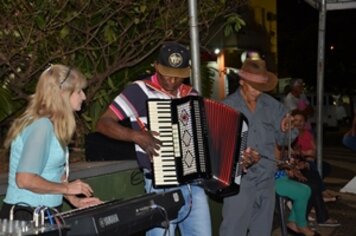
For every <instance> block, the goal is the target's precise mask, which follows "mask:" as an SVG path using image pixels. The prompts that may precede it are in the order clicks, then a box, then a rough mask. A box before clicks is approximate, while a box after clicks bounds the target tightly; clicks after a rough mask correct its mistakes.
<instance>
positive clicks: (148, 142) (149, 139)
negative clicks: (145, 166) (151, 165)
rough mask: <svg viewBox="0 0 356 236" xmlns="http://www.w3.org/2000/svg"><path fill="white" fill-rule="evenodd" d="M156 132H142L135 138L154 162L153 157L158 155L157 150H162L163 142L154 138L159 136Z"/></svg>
mask: <svg viewBox="0 0 356 236" xmlns="http://www.w3.org/2000/svg"><path fill="white" fill-rule="evenodd" d="M158 135H159V133H158V132H156V131H149V130H141V131H139V132H138V134H137V135H136V137H135V143H137V144H138V145H139V146H140V147H141V148H142V149H143V150H144V151H145V152H146V153H147V155H148V156H149V158H150V160H152V158H153V156H155V155H158V153H157V150H159V149H160V146H161V141H160V140H159V139H157V138H155V137H154V136H158Z"/></svg>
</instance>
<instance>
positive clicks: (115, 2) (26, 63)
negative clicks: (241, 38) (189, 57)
mask: <svg viewBox="0 0 356 236" xmlns="http://www.w3.org/2000/svg"><path fill="white" fill-rule="evenodd" d="M245 4H246V0H219V1H217V0H204V1H203V0H201V1H198V20H199V25H198V26H199V31H200V39H201V45H202V47H204V46H205V45H204V42H206V41H207V40H208V38H209V34H210V33H211V32H210V31H209V30H210V26H211V25H212V24H213V23H214V21H216V20H217V19H220V18H223V17H224V16H226V15H229V16H231V17H235V18H232V19H231V17H230V18H229V19H230V20H229V21H226V22H227V23H226V24H227V25H228V26H229V27H230V28H231V27H233V28H235V29H239V27H240V25H241V24H243V21H241V19H240V18H239V17H238V15H236V14H234V13H235V12H236V9H237V8H238V7H240V6H241V5H245ZM0 20H1V25H2V27H1V29H0V75H1V76H0V85H1V87H2V88H3V89H6V90H8V91H10V92H11V94H12V96H11V98H12V100H13V101H21V100H24V99H26V98H27V97H28V94H30V93H32V92H33V87H34V84H35V82H36V81H37V78H38V76H39V73H40V72H41V71H43V69H44V68H45V67H46V66H48V65H49V64H50V63H62V64H66V65H71V66H75V67H78V68H79V69H80V70H81V71H83V72H84V74H85V75H86V76H87V77H88V81H89V86H88V90H87V97H88V99H87V100H88V101H87V106H86V109H85V112H84V113H82V114H83V115H84V118H85V120H86V122H90V121H93V117H94V116H96V117H97V116H98V114H99V113H100V112H101V111H102V110H103V109H104V108H105V106H106V105H107V103H108V101H110V100H111V99H112V96H113V95H114V94H116V93H117V92H118V90H120V89H122V87H123V86H125V85H126V83H127V82H129V81H130V80H133V79H135V77H136V76H137V75H139V74H142V73H143V72H145V71H146V70H147V68H149V67H148V66H149V64H147V63H144V62H146V61H148V60H147V59H152V58H150V57H151V56H152V55H153V53H154V52H155V51H156V49H157V48H158V47H159V45H160V44H161V42H162V41H165V40H172V39H174V40H178V41H181V42H184V43H187V44H189V42H190V40H189V32H190V31H189V30H190V27H189V8H188V2H187V0H140V1H134V0H53V1H43V0H2V1H1V8H0ZM239 22H240V23H239ZM241 22H242V23H241ZM94 119H95V118H94ZM91 127H92V126H91ZM87 128H89V129H90V125H89V126H88V127H87Z"/></svg>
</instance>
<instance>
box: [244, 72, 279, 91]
mask: <svg viewBox="0 0 356 236" xmlns="http://www.w3.org/2000/svg"><path fill="white" fill-rule="evenodd" d="M267 78H268V79H267V82H266V83H254V82H251V81H248V80H244V81H246V83H248V84H249V85H251V86H252V87H253V88H254V89H256V90H258V91H261V92H269V91H272V90H273V89H274V88H275V87H276V86H277V83H278V78H277V76H276V75H275V74H273V73H271V72H267ZM242 79H243V78H242Z"/></svg>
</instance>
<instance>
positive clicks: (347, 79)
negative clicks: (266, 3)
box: [277, 0, 356, 93]
mask: <svg viewBox="0 0 356 236" xmlns="http://www.w3.org/2000/svg"><path fill="white" fill-rule="evenodd" d="M277 12H278V14H277V15H278V19H277V21H278V72H279V77H280V78H282V77H298V78H303V79H304V80H305V82H306V83H307V84H308V85H309V86H311V87H315V86H316V82H317V81H316V79H317V46H318V24H319V12H318V11H317V10H316V9H314V8H313V7H311V6H310V5H309V4H308V3H306V2H305V1H304V0H287V1H286V0H277ZM355 25H356V9H350V10H337V11H328V12H327V15H326V36H325V74H324V76H325V77H324V81H325V84H324V87H325V89H326V90H327V91H328V92H338V93H339V92H342V93H343V92H347V93H349V92H350V90H356V45H355V43H356V30H355V27H356V26H355Z"/></svg>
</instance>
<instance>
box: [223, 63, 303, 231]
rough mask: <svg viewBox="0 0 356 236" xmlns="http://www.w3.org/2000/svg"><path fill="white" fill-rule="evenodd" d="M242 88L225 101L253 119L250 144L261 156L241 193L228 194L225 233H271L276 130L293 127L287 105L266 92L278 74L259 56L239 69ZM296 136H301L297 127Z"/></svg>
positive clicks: (250, 171) (244, 183) (224, 208)
mask: <svg viewBox="0 0 356 236" xmlns="http://www.w3.org/2000/svg"><path fill="white" fill-rule="evenodd" d="M238 74H239V77H240V80H239V84H240V86H239V88H238V89H237V90H236V91H235V92H234V93H233V94H231V95H229V96H228V97H227V98H226V99H225V100H224V101H223V102H224V103H225V104H227V105H229V106H231V107H232V108H234V109H236V110H238V111H239V112H241V113H243V114H244V115H245V116H246V118H247V119H248V122H249V131H248V138H247V147H251V148H252V149H253V150H255V151H256V152H258V153H259V155H260V156H261V159H260V160H259V162H257V163H256V164H254V165H253V166H251V167H250V168H249V170H248V172H247V173H246V174H245V175H244V176H243V178H242V180H241V185H240V192H239V193H238V194H236V195H233V196H230V197H225V198H224V199H223V207H222V217H223V219H222V222H221V225H220V235H221V236H245V235H249V236H270V235H271V231H272V221H273V212H274V207H275V206H274V205H275V180H274V175H275V173H276V170H277V166H276V162H275V146H276V141H275V140H276V133H283V132H285V131H287V130H288V129H290V128H291V126H292V117H291V116H288V115H287V113H288V110H287V108H286V107H285V106H284V105H283V104H282V103H280V102H278V101H277V100H276V99H274V98H273V97H271V96H270V95H268V94H266V93H265V92H267V91H271V90H273V89H274V88H275V87H276V85H277V82H278V79H277V77H276V76H275V75H274V74H273V73H271V72H268V71H267V69H266V64H265V61H264V60H262V59H261V58H260V57H259V56H254V57H250V58H247V59H246V60H245V61H244V62H243V65H242V67H241V69H240V70H239V71H238ZM292 133H293V136H294V137H295V136H296V135H297V133H296V130H294V129H293V132H292Z"/></svg>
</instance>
